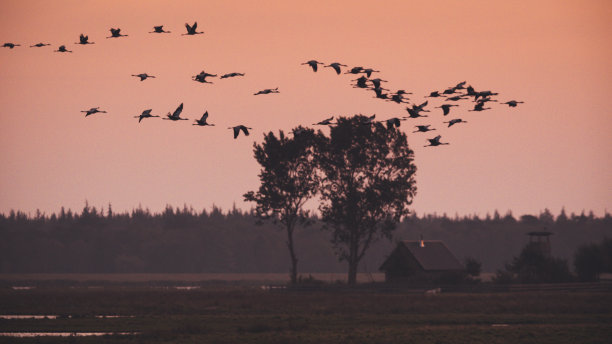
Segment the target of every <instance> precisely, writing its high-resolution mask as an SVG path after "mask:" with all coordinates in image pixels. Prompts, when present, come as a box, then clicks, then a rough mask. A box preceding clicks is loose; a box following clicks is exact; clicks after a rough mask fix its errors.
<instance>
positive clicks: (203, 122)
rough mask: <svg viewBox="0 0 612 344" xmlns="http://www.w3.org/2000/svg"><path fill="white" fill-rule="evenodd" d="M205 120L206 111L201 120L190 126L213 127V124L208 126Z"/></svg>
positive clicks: (206, 116) (206, 117)
mask: <svg viewBox="0 0 612 344" xmlns="http://www.w3.org/2000/svg"><path fill="white" fill-rule="evenodd" d="M207 119H208V111H206V112H204V114H203V115H202V118H200V119H196V120H195V123H194V124H192V125H199V126H201V127H203V126H207V125H209V126H214V124H210V123H208V122H206V120H207ZM247 135H248V134H247Z"/></svg>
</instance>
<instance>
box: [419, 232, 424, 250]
mask: <svg viewBox="0 0 612 344" xmlns="http://www.w3.org/2000/svg"><path fill="white" fill-rule="evenodd" d="M419 246H420V247H425V241H424V240H423V234H421V241H420V242H419Z"/></svg>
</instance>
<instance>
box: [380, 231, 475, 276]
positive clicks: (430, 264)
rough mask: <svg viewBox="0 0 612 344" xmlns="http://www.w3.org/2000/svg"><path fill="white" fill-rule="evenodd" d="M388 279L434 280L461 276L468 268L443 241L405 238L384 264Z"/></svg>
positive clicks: (382, 269) (382, 268) (383, 269)
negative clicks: (465, 267) (465, 268)
mask: <svg viewBox="0 0 612 344" xmlns="http://www.w3.org/2000/svg"><path fill="white" fill-rule="evenodd" d="M379 270H380V271H383V272H384V273H385V281H387V282H433V281H441V280H444V279H447V278H448V277H452V276H457V275H458V274H460V273H461V272H462V271H463V270H464V267H463V265H461V263H460V262H459V260H457V258H456V257H455V256H454V255H453V254H452V252H451V251H450V250H449V249H448V247H446V245H445V244H444V243H443V242H442V241H439V240H404V241H400V242H399V243H398V244H397V247H396V248H395V249H394V250H393V252H391V254H390V255H389V257H388V258H387V259H386V260H385V262H384V263H383V264H382V265H381V266H380V268H379Z"/></svg>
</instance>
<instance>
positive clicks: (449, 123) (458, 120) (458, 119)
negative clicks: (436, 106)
mask: <svg viewBox="0 0 612 344" xmlns="http://www.w3.org/2000/svg"><path fill="white" fill-rule="evenodd" d="M444 123H448V127H449V128H450V127H451V126H453V125H455V124H457V123H467V121H464V120H462V119H461V118H455V119H451V120H450V121H448V122H444Z"/></svg>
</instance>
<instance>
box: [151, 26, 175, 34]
mask: <svg viewBox="0 0 612 344" xmlns="http://www.w3.org/2000/svg"><path fill="white" fill-rule="evenodd" d="M149 33H170V31H164V26H163V25H159V26H153V31H149Z"/></svg>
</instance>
